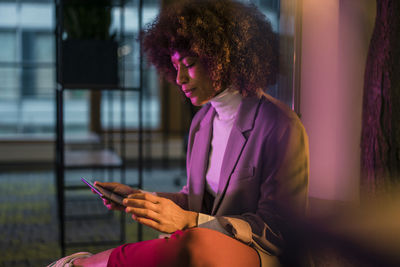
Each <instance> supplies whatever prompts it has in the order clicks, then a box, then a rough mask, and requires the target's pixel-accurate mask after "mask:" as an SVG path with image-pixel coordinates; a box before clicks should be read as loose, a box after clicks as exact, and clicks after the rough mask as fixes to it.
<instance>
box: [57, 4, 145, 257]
mask: <svg viewBox="0 0 400 267" xmlns="http://www.w3.org/2000/svg"><path fill="white" fill-rule="evenodd" d="M55 3H56V4H55V8H56V31H55V34H56V76H57V88H56V118H57V123H56V136H57V139H56V179H57V181H56V185H57V200H58V218H59V223H60V227H59V229H60V247H61V251H62V255H63V256H64V255H65V250H66V247H82V246H87V245H88V246H89V245H90V246H94V245H97V244H98V245H115V246H116V245H119V244H122V243H124V241H125V215H124V214H123V213H121V215H120V218H119V219H117V221H118V222H119V223H117V225H116V224H115V223H114V222H115V218H114V217H115V214H114V213H113V212H110V211H104V207H102V208H103V210H101V209H100V208H98V206H99V205H101V206H102V202H101V200H99V199H97V198H96V197H95V196H90V198H88V196H87V194H86V198H85V194H82V193H81V194H79V193H76V194H74V193H73V192H74V191H75V192H76V191H79V190H80V191H82V192H83V193H87V192H88V190H89V189H88V188H87V186H86V185H84V184H83V183H81V182H80V181H79V180H80V177H76V180H75V178H74V179H69V178H68V179H67V178H66V175H65V173H66V171H67V170H71V169H74V170H82V172H83V170H88V169H90V170H102V171H106V172H108V173H110V174H111V175H110V176H112V178H111V179H109V180H108V181H118V182H120V183H124V184H125V180H126V177H125V176H126V169H125V168H126V160H125V154H126V152H125V147H126V145H125V142H126V129H125V117H126V114H125V94H126V92H127V91H133V92H137V97H138V103H139V104H138V105H139V112H138V114H133V115H137V116H139V129H138V144H139V145H138V168H137V171H138V174H137V175H138V183H137V184H130V186H132V187H136V188H142V183H143V181H142V180H143V177H142V165H143V164H142V158H143V156H142V150H143V148H142V143H143V140H142V139H143V137H142V99H143V92H142V91H143V90H142V84H143V83H142V79H143V78H142V68H143V67H142V56H140V57H141V58H140V66H139V72H140V75H139V77H140V78H139V80H140V81H139V86H138V87H136V88H129V87H126V86H124V81H125V79H124V77H123V75H124V69H123V68H124V66H125V64H124V57H123V56H119V55H118V49H119V47H121V46H123V45H124V31H125V27H124V26H125V25H124V5H125V1H124V0H119V1H111V0H101V1H89V0H88V1H74V0H56V1H55ZM113 8H118V9H119V11H120V14H119V16H120V22H119V26H118V27H119V29H118V31H117V32H115V33H110V25H111V19H112V17H111V15H112V13H111V11H112V9H113ZM141 14H142V1H139V18H138V20H139V26H140V28H141V23H142V22H141V21H142V15H141ZM99 29H100V32H99ZM141 54H142V53H140V55H141ZM73 90H83V91H87V92H88V94H89V99H90V100H89V107H88V111H89V113H90V115H89V116H90V119H89V123H90V125H89V127H88V128H89V134H87V135H86V136H83V135H79V136H78V137H75V138H68V137H67V138H66V134H65V132H66V130H65V113H64V109H65V107H64V97H65V94H66V92H67V91H73ZM116 93H118V95H117V97H118V98H119V106H120V110H119V114H115V112H114V110H115V107H113V105H114V103H116V99H115V94H116ZM102 97H105V98H104V99H103V100H102ZM102 104H106V105H107V106H108V114H107V118H108V121H107V124H108V125H101V119H100V116H101V114H100V110H101V105H102ZM86 115H87V114H82V116H86ZM129 115H131V114H129ZM115 116H119V122H120V123H119V125H117V126H116V125H115V123H114V122H113V120H114V119H113V118H115ZM116 172H117V173H118V175H117V174H116ZM114 176H115V177H119V179H117V180H116V179H114ZM85 178H88V179H90V178H92V177H85ZM70 180H74V181H70ZM84 190H86V191H84ZM71 196H72V197H71ZM90 201H92V202H94V203H92V205H90V204H88V203H89V202H90ZM85 205H86V206H87V207H86V208H83V206H85ZM96 207H97V208H96ZM77 210H80V212H77ZM99 210H101V211H103V212H100V213H99ZM96 211H97V212H96ZM113 218H114V219H113ZM92 219H96V220H101V219H103V220H107V221H108V222H109V227H110V228H116V227H118V226H119V238H118V240H115V238H112V239H111V240H105V239H104V237H103V238H102V237H96V236H95V237H89V238H88V239H87V240H83V239H82V238H83V237H82V236H81V237H78V240H79V241H75V240H74V241H71V238H69V236H68V234H67V232H68V231H67V228H68V226H70V227H69V228H71V229H72V232H73V230H74V227H79V223H78V224H77V223H76V221H79V220H81V221H82V220H83V221H85V220H86V221H87V220H92ZM71 221H72V222H71ZM95 223H96V225H95V227H98V225H100V224H99V223H98V222H95ZM71 229H70V230H71ZM89 230H90V229H88V231H89ZM70 235H73V234H70ZM117 235H118V234H117ZM108 237H109V236H108ZM68 239H69V240H68ZM138 239H139V240H141V239H142V227H141V226H140V225H139V226H138Z"/></svg>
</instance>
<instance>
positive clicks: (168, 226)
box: [124, 193, 198, 233]
mask: <svg viewBox="0 0 400 267" xmlns="http://www.w3.org/2000/svg"><path fill="white" fill-rule="evenodd" d="M124 205H125V206H126V209H125V211H126V212H128V213H131V214H132V218H133V219H134V220H136V221H137V222H139V223H142V224H144V225H147V226H149V227H151V228H153V229H155V230H157V231H160V232H163V233H173V232H175V231H177V230H182V229H186V228H191V227H195V226H197V217H198V213H196V212H192V211H187V210H183V209H182V208H181V207H179V206H178V205H177V204H175V203H174V202H173V201H172V200H170V199H167V198H163V197H158V196H155V195H153V194H150V193H134V194H131V195H129V196H128V198H125V199H124Z"/></svg>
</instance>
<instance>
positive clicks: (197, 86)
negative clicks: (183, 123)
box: [171, 52, 217, 106]
mask: <svg viewBox="0 0 400 267" xmlns="http://www.w3.org/2000/svg"><path fill="white" fill-rule="evenodd" d="M171 61H172V64H173V65H174V67H175V69H176V83H177V84H178V85H179V86H180V87H181V90H182V91H183V93H185V95H186V97H188V98H189V99H190V101H191V102H192V104H193V105H195V106H201V105H204V104H205V103H207V102H208V101H209V100H210V99H211V98H213V97H214V96H215V95H216V94H217V92H216V91H215V90H214V88H213V86H212V81H211V79H210V78H209V77H208V74H207V71H206V70H205V68H204V66H203V65H202V64H201V63H200V60H199V59H198V58H197V57H192V56H186V55H185V54H183V53H180V52H174V53H173V54H172V56H171Z"/></svg>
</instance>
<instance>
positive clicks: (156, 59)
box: [74, 0, 308, 266]
mask: <svg viewBox="0 0 400 267" xmlns="http://www.w3.org/2000/svg"><path fill="white" fill-rule="evenodd" d="M179 2H180V3H179V4H177V5H173V6H170V7H168V8H165V9H163V10H162V11H161V13H160V15H159V16H158V17H157V19H156V20H155V22H153V23H152V24H151V25H150V26H149V27H148V29H147V30H146V31H145V32H144V33H143V35H142V38H143V39H142V40H143V47H144V50H145V52H146V54H147V56H148V59H149V61H150V62H151V63H152V64H154V65H155V66H156V68H157V69H158V71H159V72H160V74H161V75H164V76H165V77H166V78H168V79H169V80H171V81H174V82H175V83H176V84H177V85H178V86H179V87H180V90H181V91H182V92H183V93H184V94H185V96H186V97H188V98H189V99H190V100H191V102H192V104H193V105H196V106H203V107H202V108H201V109H200V111H198V112H197V114H196V115H195V117H194V119H193V121H192V124H191V127H190V133H189V143H188V151H187V177H188V178H187V185H186V186H185V187H184V188H183V189H182V190H181V191H180V192H179V193H161V192H158V193H155V194H151V193H145V192H142V191H138V190H134V189H132V188H130V187H128V186H125V185H121V184H118V183H98V184H99V185H101V186H103V187H106V188H108V189H110V190H113V191H116V192H118V193H122V194H126V195H129V196H128V197H127V198H126V199H124V204H125V205H126V208H125V211H126V212H128V213H131V214H132V218H133V219H134V220H136V221H137V222H139V223H142V224H144V225H147V226H149V227H152V228H154V229H156V230H159V231H161V232H164V233H172V236H171V237H170V238H168V239H157V240H149V241H144V242H138V243H134V244H125V245H123V246H120V247H118V248H116V249H112V250H108V251H105V252H102V253H99V254H96V255H93V256H91V257H87V258H84V257H82V258H78V259H76V260H74V265H76V266H95V265H96V264H99V265H104V266H105V265H106V264H107V263H108V266H279V264H280V262H279V259H278V257H279V256H280V255H281V253H282V249H283V247H284V246H283V243H284V242H283V241H284V239H283V236H284V235H285V224H286V220H287V218H285V217H284V216H283V213H284V212H282V211H285V213H287V212H288V211H289V212H290V213H291V214H299V213H300V214H301V213H303V212H304V211H305V208H306V203H307V186H308V144H307V137H306V134H305V131H304V128H303V126H302V124H301V122H300V121H299V119H298V117H297V116H296V114H294V113H293V112H292V111H291V110H290V109H289V108H287V107H286V106H285V105H284V104H282V103H280V102H279V101H277V100H275V99H273V98H272V97H271V96H269V95H267V94H265V93H264V90H265V89H266V88H267V86H268V85H270V84H272V83H273V82H274V74H275V69H274V68H273V66H275V63H276V54H277V52H276V50H275V49H274V48H275V36H274V33H273V32H272V30H271V26H270V23H269V22H267V21H266V19H265V17H264V16H263V15H262V14H261V13H260V12H259V11H258V10H257V9H256V8H255V7H254V6H248V5H245V4H241V3H237V2H233V1H230V0H217V1H212V0H198V1H195V0H193V1H186V2H181V1H179ZM105 205H106V206H107V207H108V208H109V209H120V210H121V209H124V208H123V207H122V206H118V205H117V204H115V203H111V202H109V201H105ZM84 256H85V255H84ZM78 257H79V256H78Z"/></svg>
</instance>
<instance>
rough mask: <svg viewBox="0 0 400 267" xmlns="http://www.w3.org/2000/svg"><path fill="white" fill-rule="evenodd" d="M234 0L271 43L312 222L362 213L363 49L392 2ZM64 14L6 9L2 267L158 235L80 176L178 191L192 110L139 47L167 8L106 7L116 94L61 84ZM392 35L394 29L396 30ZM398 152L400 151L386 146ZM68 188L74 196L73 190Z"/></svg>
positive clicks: (2, 30) (0, 133)
mask: <svg viewBox="0 0 400 267" xmlns="http://www.w3.org/2000/svg"><path fill="white" fill-rule="evenodd" d="M242 1H243V2H252V3H253V4H255V5H256V6H258V7H259V8H260V10H261V11H262V12H263V13H264V14H265V15H266V17H267V18H268V19H269V20H270V21H271V24H272V26H273V29H274V31H275V32H277V33H278V35H279V47H280V62H279V64H280V66H279V75H278V80H277V83H276V84H275V85H274V86H272V87H271V88H269V90H268V91H267V93H269V94H271V95H273V96H274V97H277V98H278V99H280V100H282V101H283V102H285V103H286V104H287V105H288V106H290V107H291V108H292V109H293V110H294V111H295V112H296V113H297V114H298V115H299V117H300V118H301V121H302V123H303V124H304V127H305V129H306V131H307V134H308V137H309V149H310V177H309V212H310V213H312V214H317V215H321V214H330V213H334V212H338V211H343V210H346V209H351V208H354V207H358V206H359V205H360V203H362V201H363V199H364V194H366V195H368V192H369V191H368V192H367V193H365V192H364V191H363V189H364V187H363V186H364V185H365V184H368V181H367V182H366V181H365V179H366V178H365V171H364V170H363V168H362V167H363V162H364V161H363V160H364V158H363V157H362V153H364V152H365V149H364V148H363V142H362V141H363V139H362V138H363V137H364V138H365V136H363V127H364V126H365V124H364V122H363V120H364V118H363V116H364V115H365V112H366V111H365V103H366V92H367V91H366V90H367V88H369V87H368V84H367V82H370V81H371V79H368V78H369V77H368V75H367V74H366V73H368V71H367V70H368V69H367V67H368V62H369V61H373V57H374V53H373V52H371V50H373V49H374V48H373V46H371V40H372V39H373V37H374V29H375V31H376V30H377V29H376V28H377V26H376V23H377V22H376V21H377V19H378V17H379V19H381V20H382V21H384V19H385V16H390V14H391V13H390V12H388V13H387V14H383V13H382V12H383V11H382V10H383V9H384V6H385V5H390V4H387V2H396V0H392V1H391V0H385V1H384V0H377V1H375V0H325V1H318V0H242ZM63 2H64V1H60V0H57V1H52V0H15V1H11V0H2V1H0V192H1V194H0V266H44V265H46V264H49V263H50V262H51V261H53V260H54V259H55V258H57V257H61V256H62V255H65V254H71V253H73V252H76V251H88V250H90V251H91V252H97V251H102V250H104V249H107V248H111V247H113V246H115V245H116V244H118V243H120V242H135V241H138V240H146V239H151V238H157V237H158V236H159V234H160V233H158V232H156V231H154V230H152V229H149V228H146V227H141V226H138V225H137V223H135V222H133V221H132V219H131V218H130V217H129V216H125V217H123V216H120V215H119V214H116V213H114V212H109V211H107V210H105V208H104V207H103V206H102V203H101V201H99V200H98V199H97V198H96V196H95V195H93V194H92V193H91V192H90V191H89V190H88V189H86V188H83V187H82V183H81V182H80V178H81V177H86V178H89V179H92V180H102V181H117V182H121V181H124V182H126V183H128V184H131V185H140V186H141V187H142V188H143V189H144V190H148V191H164V192H176V191H178V190H180V188H181V187H182V186H183V185H185V183H186V172H185V153H186V152H185V148H186V142H187V134H188V130H189V126H190V121H191V118H192V117H193V115H194V114H195V113H196V111H197V109H196V108H195V107H193V106H191V105H190V102H188V101H187V100H186V99H185V98H184V97H183V96H182V94H181V93H180V92H179V89H178V88H177V87H176V86H175V85H173V84H169V83H168V82H166V81H165V80H163V79H162V78H160V77H159V76H158V74H157V72H156V70H155V68H154V67H152V66H149V65H148V64H147V62H146V60H145V58H144V57H141V53H140V44H139V42H138V39H137V38H138V34H139V32H140V30H141V29H143V27H145V25H146V23H149V22H151V21H152V20H153V19H154V18H155V17H156V16H157V14H158V12H159V10H160V8H161V6H162V5H165V4H167V2H170V1H166V0H164V1H161V0H126V1H123V0H121V1H111V8H110V16H111V21H110V28H109V32H110V33H112V34H114V35H115V36H116V40H118V42H117V43H118V50H117V52H118V53H117V56H118V60H119V63H118V64H119V65H118V81H119V82H118V83H119V85H118V88H117V89H116V90H113V88H107V87H102V88H97V89H96V88H79V86H77V87H75V88H73V89H72V90H70V89H69V88H67V86H66V87H65V88H64V87H63V86H60V83H59V81H58V79H57V77H58V76H57V75H58V72H59V71H60V69H59V66H58V61H57V60H59V58H58V57H59V56H58V55H57V53H58V52H59V51H58V50H57V49H58V48H57V46H58V45H59V44H58V43H57V40H58V39H57V38H59V40H60V42H61V41H62V40H64V39H65V38H67V37H66V36H65V35H63V34H61V35H59V36H57V34H59V33H57V31H56V28H57V27H58V26H59V25H60V23H61V19H60V16H59V14H58V15H57V14H56V13H57V12H56V11H57V5H60V3H63ZM66 2H67V1H66ZM394 5H396V4H394ZM380 12H381V13H380ZM392 22H393V21H392ZM397 23H398V21H397ZM396 27H397V28H396ZM394 28H395V29H397V30H399V29H400V27H399V25H397V24H396V25H394ZM376 35H378V34H376ZM382 53H384V52H382ZM397 54H399V52H398V51H397ZM397 54H396V53H394V56H396V55H397ZM375 56H376V55H375ZM370 64H374V63H370ZM376 64H377V63H376ZM397 65H399V64H397ZM396 68H397V69H396ZM393 69H396V70H397V71H398V70H399V66H394V67H393ZM371 73H373V72H371ZM390 79H391V81H392V83H391V86H392V87H391V88H395V86H397V88H399V80H398V79H397V80H396V79H395V78H390ZM376 86H379V85H376ZM61 88H62V89H61ZM124 88H127V89H126V90H124ZM137 88H139V91H138V90H136V89H137ZM131 89H132V90H131ZM389 89H390V88H389ZM59 90H63V99H62V105H63V106H62V107H61V109H62V111H63V114H62V120H63V123H62V127H63V131H62V135H63V136H62V141H60V140H61V139H60V132H59V131H58V130H59V128H58V126H57V125H58V124H57V121H59V120H60V114H59V113H57V110H59V108H60V107H59V106H58V105H59V103H58V104H57V91H59ZM394 97H396V95H394V96H393V98H394ZM398 97H399V95H398V94H397V98H398ZM397 98H396V99H397ZM396 99H390V98H389V102H390V101H392V102H391V103H397V102H396V101H398V100H396ZM378 100H379V101H381V100H382V99H378ZM382 105H383V104H382ZM395 112H397V110H396V108H393V114H396V113H395ZM378 116H379V114H378ZM381 116H382V113H381ZM385 116H386V115H385ZM388 116H389V117H388V118H389V120H390V119H392V117H390V115H388ZM393 116H394V115H393ZM392 121H395V120H394V119H393V120H392ZM395 124H396V122H394V124H392V126H393V125H395ZM397 124H398V123H397ZM393 127H394V126H393ZM382 138H384V137H382ZM364 140H365V139H364ZM397 141H398V139H397ZM58 142H61V143H62V144H63V154H62V155H63V157H64V156H66V157H68V156H67V154H68V153H69V152H72V153H73V154H72V155H73V156H70V158H69V159H70V160H72V161H74V162H75V163H76V164H78V165H79V166H76V165H75V167H74V168H68V167H67V166H64V165H65V164H62V165H63V166H62V174H60V162H59V161H58V160H59V157H60V155H61V154H59V153H60V151H59V149H60V147H59V145H58V144H59V143H58ZM388 142H389V141H388ZM364 145H365V144H364ZM377 146H378V145H377ZM397 148H398V143H397V146H396V145H393V149H397ZM83 150H84V151H86V152H82V151H83ZM93 150H96V151H98V150H107V151H108V152H110V151H112V152H113V153H115V154H114V155H108V156H104V155H103V156H104V157H106V161H107V160H111V161H112V160H115V161H114V163H115V165H112V164H110V165H109V163H107V162H106V161H103V160H104V157H103V158H102V157H101V156H100V158H98V157H95V156H93V157H95V158H90V157H91V156H90V154H87V151H93ZM74 153H75V154H74ZM85 153H86V154H85ZM365 153H366V152H365ZM114 156H115V158H114ZM86 160H88V161H89V162H90V163H89V164H87V165H85V161H86ZM396 160H397V163H399V161H400V160H399V157H398V156H397V159H395V161H396ZM96 161H97V162H96ZM93 162H94V163H93ZM99 162H101V163H99ZM103 163H104V164H105V165H104V166H101V164H103ZM382 164H385V162H383V163H382ZM388 164H389V163H388ZM390 164H392V163H390ZM99 165H100V166H99ZM394 165H395V164H394ZM394 165H393V166H394ZM399 165H400V164H399ZM85 166H86V167H85ZM391 166H392V165H391ZM60 175H61V176H62V179H63V184H64V185H63V186H62V187H60V186H59V181H60V180H59V179H60ZM64 186H65V188H64ZM68 186H69V187H71V188H73V187H79V188H75V189H74V190H69V191H68V188H67V187H68ZM60 190H65V191H61V192H60ZM382 190H383V189H382ZM372 191H373V189H372ZM382 192H384V190H383V191H382ZM374 193H376V192H375V191H373V192H372V193H371V194H374ZM60 194H62V195H63V196H64V197H63V200H62V201H63V203H62V205H63V207H64V212H66V213H68V216H72V217H74V218H75V219H74V221H67V222H65V225H64V227H65V229H64V231H65V233H64V235H63V236H62V238H63V239H65V240H63V241H60V238H61V237H60V236H61V235H60V231H61V230H60V218H62V219H66V217H60V215H59V212H60V198H59V195H60ZM367 198H368V197H367ZM394 218H397V219H398V218H399V216H398V215H397V217H396V216H395V217H394ZM396 230H399V229H398V228H396ZM399 232H400V231H399ZM393 234H394V236H399V234H398V233H396V232H394V233H393ZM367 240H368V239H367ZM76 241H78V242H76ZM63 242H64V244H63V245H62V243H63ZM74 242H75V244H76V245H71V244H74ZM69 243H71V244H69ZM397 245H398V244H397ZM63 246H64V248H63ZM394 246H395V245H394ZM63 250H65V251H63ZM314 264H315V266H360V265H358V264H359V262H357V260H356V261H354V259H353V260H352V259H349V258H346V257H345V256H343V255H342V254H341V253H339V252H337V253H336V252H333V253H326V254H321V255H318V257H316V258H315V259H314ZM329 264H330V265H329Z"/></svg>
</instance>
